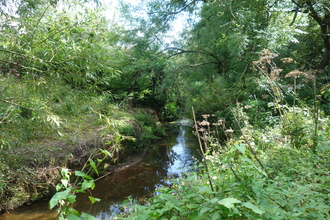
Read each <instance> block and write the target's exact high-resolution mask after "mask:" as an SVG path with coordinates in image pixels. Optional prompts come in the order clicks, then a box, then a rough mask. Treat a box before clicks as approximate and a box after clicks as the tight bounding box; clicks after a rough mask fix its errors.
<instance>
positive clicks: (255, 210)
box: [243, 202, 265, 215]
mask: <svg viewBox="0 0 330 220" xmlns="http://www.w3.org/2000/svg"><path fill="white" fill-rule="evenodd" d="M243 205H244V206H245V207H247V208H249V209H252V211H254V212H255V213H257V214H260V215H262V214H263V213H265V211H262V210H261V209H259V208H258V207H257V206H255V205H253V204H252V203H250V202H245V203H243Z"/></svg>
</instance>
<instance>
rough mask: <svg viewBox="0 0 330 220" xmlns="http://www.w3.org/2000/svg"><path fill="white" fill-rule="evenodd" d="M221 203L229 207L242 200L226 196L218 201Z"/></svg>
mask: <svg viewBox="0 0 330 220" xmlns="http://www.w3.org/2000/svg"><path fill="white" fill-rule="evenodd" d="M218 203H219V204H220V205H223V206H226V207H227V208H228V209H230V208H233V207H234V205H233V204H235V203H241V201H240V200H238V199H235V198H225V199H222V200H220V201H218Z"/></svg>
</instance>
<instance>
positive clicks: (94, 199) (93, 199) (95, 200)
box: [88, 196, 101, 204]
mask: <svg viewBox="0 0 330 220" xmlns="http://www.w3.org/2000/svg"><path fill="white" fill-rule="evenodd" d="M88 198H89V200H90V201H91V203H92V204H94V203H95V202H99V201H101V199H99V198H94V197H92V196H88Z"/></svg>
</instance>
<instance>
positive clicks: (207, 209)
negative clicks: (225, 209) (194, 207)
mask: <svg viewBox="0 0 330 220" xmlns="http://www.w3.org/2000/svg"><path fill="white" fill-rule="evenodd" d="M209 210H211V209H210V208H209V207H203V208H201V211H200V212H199V214H200V215H203V214H204V213H205V212H207V211H209Z"/></svg>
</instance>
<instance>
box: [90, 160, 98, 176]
mask: <svg viewBox="0 0 330 220" xmlns="http://www.w3.org/2000/svg"><path fill="white" fill-rule="evenodd" d="M88 161H89V164H90V165H91V167H92V168H93V170H94V171H95V173H96V174H97V175H98V176H99V171H98V170H97V167H96V164H95V163H94V161H93V160H92V159H91V158H89V159H88Z"/></svg>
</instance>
